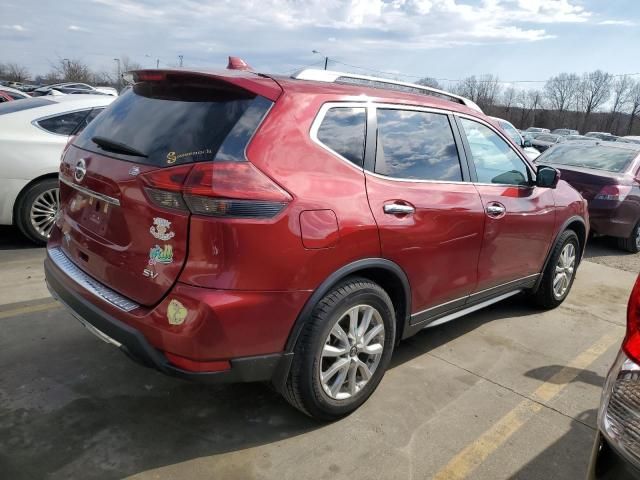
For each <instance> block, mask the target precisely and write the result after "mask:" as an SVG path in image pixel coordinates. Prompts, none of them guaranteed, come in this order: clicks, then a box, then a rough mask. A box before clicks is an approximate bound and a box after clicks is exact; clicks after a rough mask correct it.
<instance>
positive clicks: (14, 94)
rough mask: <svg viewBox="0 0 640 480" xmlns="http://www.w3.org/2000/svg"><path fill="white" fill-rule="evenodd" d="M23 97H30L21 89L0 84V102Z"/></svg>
mask: <svg viewBox="0 0 640 480" xmlns="http://www.w3.org/2000/svg"><path fill="white" fill-rule="evenodd" d="M24 98H31V97H30V96H29V95H27V94H26V93H24V92H23V91H21V90H18V89H17V88H11V87H5V86H3V85H0V103H3V102H4V101H11V100H22V99H24Z"/></svg>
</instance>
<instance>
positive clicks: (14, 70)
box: [2, 63, 31, 82]
mask: <svg viewBox="0 0 640 480" xmlns="http://www.w3.org/2000/svg"><path fill="white" fill-rule="evenodd" d="M3 67H4V72H3V75H2V76H3V77H4V79H5V80H8V81H10V82H24V81H25V80H27V79H28V78H29V77H30V76H31V75H30V73H29V70H27V68H26V67H23V66H22V65H19V64H17V63H7V64H6V65H3Z"/></svg>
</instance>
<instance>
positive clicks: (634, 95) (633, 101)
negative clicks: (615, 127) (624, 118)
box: [627, 80, 640, 135]
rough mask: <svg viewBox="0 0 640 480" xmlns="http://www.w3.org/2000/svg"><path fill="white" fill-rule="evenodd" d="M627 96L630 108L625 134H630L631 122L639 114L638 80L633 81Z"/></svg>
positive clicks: (639, 89) (639, 87)
mask: <svg viewBox="0 0 640 480" xmlns="http://www.w3.org/2000/svg"><path fill="white" fill-rule="evenodd" d="M629 97H630V102H629V104H630V107H631V108H630V109H629V127H628V128H627V135H631V131H632V129H633V122H634V121H635V119H636V117H637V116H638V115H640V80H638V81H635V82H633V85H632V87H631V93H630V94H629Z"/></svg>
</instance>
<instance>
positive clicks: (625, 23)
mask: <svg viewBox="0 0 640 480" xmlns="http://www.w3.org/2000/svg"><path fill="white" fill-rule="evenodd" d="M598 25H619V26H622V27H634V26H636V25H637V24H636V22H632V21H631V20H604V21H602V22H599V23H598Z"/></svg>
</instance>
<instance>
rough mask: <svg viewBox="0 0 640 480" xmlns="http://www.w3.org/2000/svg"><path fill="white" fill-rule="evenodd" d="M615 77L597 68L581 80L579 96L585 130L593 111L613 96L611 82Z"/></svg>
mask: <svg viewBox="0 0 640 480" xmlns="http://www.w3.org/2000/svg"><path fill="white" fill-rule="evenodd" d="M612 80H613V77H612V75H611V74H610V73H606V72H603V71H602V70H596V71H594V72H590V73H585V74H584V75H583V76H582V80H581V81H580V89H579V93H578V95H579V97H580V100H581V107H582V112H584V114H583V117H582V129H583V130H585V128H586V126H587V122H588V121H589V118H590V117H591V113H592V112H594V111H595V110H597V109H598V108H600V106H602V104H604V103H605V102H606V101H607V100H609V97H610V96H611V82H612Z"/></svg>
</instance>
